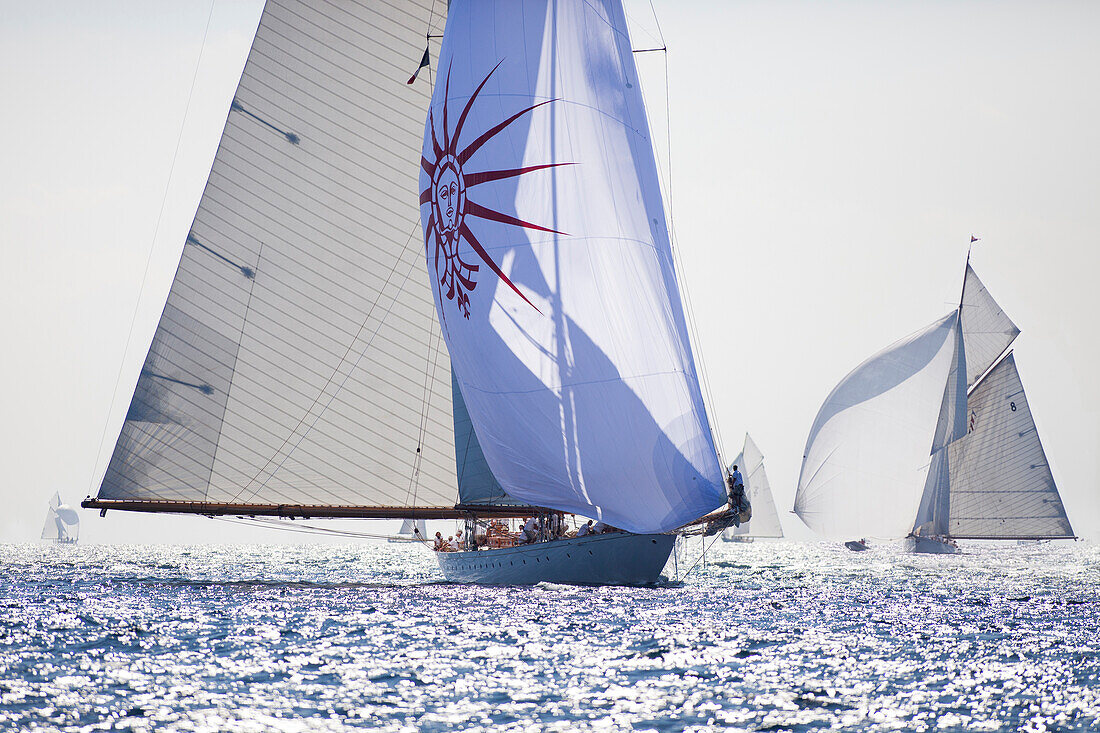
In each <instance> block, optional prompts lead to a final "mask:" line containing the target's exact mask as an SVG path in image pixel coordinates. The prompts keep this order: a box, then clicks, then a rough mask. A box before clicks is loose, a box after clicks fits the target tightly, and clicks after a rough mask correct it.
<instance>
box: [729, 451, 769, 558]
mask: <svg viewBox="0 0 1100 733" xmlns="http://www.w3.org/2000/svg"><path fill="white" fill-rule="evenodd" d="M730 465H731V466H738V469H739V470H740V471H741V475H742V476H743V477H744V479H745V493H746V494H748V497H749V504H751V505H752V519H750V520H749V521H747V522H744V523H742V524H741V526H739V527H735V528H733V529H732V530H727V532H730V534H733V535H749V536H752V537H782V536H783V527H782V525H781V524H780V523H779V513H778V512H777V511H776V509H775V499H774V498H773V497H772V488H771V484H770V483H768V474H767V472H766V471H765V470H764V454H763V453H761V452H760V449H759V448H758V447H757V446H756V442H755V441H753V439H752V438H751V437H750V436H749V434H748V433H745V446H744V448H742V449H741V453H739V454H738V456H737V458H735V459H734V460H733V463H732V464H730Z"/></svg>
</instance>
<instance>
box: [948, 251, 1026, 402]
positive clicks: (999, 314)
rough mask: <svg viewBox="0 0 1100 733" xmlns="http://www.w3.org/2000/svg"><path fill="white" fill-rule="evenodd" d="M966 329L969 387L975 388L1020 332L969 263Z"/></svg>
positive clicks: (964, 299) (964, 307) (965, 288)
mask: <svg viewBox="0 0 1100 733" xmlns="http://www.w3.org/2000/svg"><path fill="white" fill-rule="evenodd" d="M962 332H963V341H964V342H965V343H966V373H967V383H966V384H967V387H972V386H973V385H974V383H975V382H977V381H978V380H979V379H980V378H981V376H982V375H983V374H985V373H986V371H988V370H989V367H991V366H993V363H994V362H996V361H997V358H998V357H1000V355H1001V354H1003V353H1004V352H1005V349H1007V348H1008V347H1009V346H1010V345H1011V344H1012V342H1013V341H1014V340H1015V339H1016V337H1017V336H1018V335H1020V329H1019V328H1017V327H1016V324H1015V323H1013V322H1012V319H1011V318H1009V317H1008V314H1006V313H1005V312H1004V311H1003V310H1001V306H999V305H997V301H995V300H994V299H993V296H992V295H991V294H990V293H989V291H988V290H987V289H986V287H985V285H984V284H983V283H982V281H981V280H979V279H978V274H977V273H976V272H974V268H972V267H971V266H970V264H969V263H967V265H966V276H965V280H964V282H963V297H962Z"/></svg>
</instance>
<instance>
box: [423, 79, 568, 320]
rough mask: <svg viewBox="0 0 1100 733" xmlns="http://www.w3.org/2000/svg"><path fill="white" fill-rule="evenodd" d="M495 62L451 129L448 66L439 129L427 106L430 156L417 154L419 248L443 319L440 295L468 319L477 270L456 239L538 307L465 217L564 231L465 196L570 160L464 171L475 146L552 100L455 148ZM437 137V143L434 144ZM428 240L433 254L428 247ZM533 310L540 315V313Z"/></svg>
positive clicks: (529, 303)
mask: <svg viewBox="0 0 1100 733" xmlns="http://www.w3.org/2000/svg"><path fill="white" fill-rule="evenodd" d="M501 63H503V61H501V62H498V63H497V65H496V66H494V67H493V68H492V70H491V71H490V72H489V73H488V74H486V75H485V78H484V79H482V80H481V83H480V84H478V86H477V88H476V89H474V92H473V94H471V95H470V99H469V100H467V102H466V106H465V107H464V108H463V109H462V112H461V113H460V114H459V116H458V121H457V122H456V123H455V127H454V130H453V131H452V130H451V129H450V126H449V120H450V110H449V109H448V107H449V104H448V97H449V93H450V88H451V72H450V70H449V69H448V71H447V77H446V80H445V81H444V88H443V89H444V97H443V120H442V129H441V130H437V129H436V122H435V110H434V109H429V110H428V128H429V133H430V135H431V138H430V142H431V153H430V154H431V155H432V157H434V158H435V160H429V159H428V157H427V153H426V154H425V155H422V156H421V158H420V167H421V168H422V169H423V171H424V173H425V174H426V175H427V177H428V185H427V187H426V188H425V189H424V190H423V191H421V192H420V204H421V205H423V204H430V205H431V209H430V213H429V215H428V218H427V223H426V224H425V226H424V247H425V250H426V254H427V256H428V258H429V260H430V261H431V263H432V265H433V267H434V268H435V273H436V277H435V280H436V283H435V286H436V290H437V293H438V295H439V302H440V309H441V311H443V313H444V318H446V309H445V308H444V307H443V306H444V297H445V298H446V300H453V301H454V302H455V304H456V305H457V307H458V310H459V312H460V313H461V314H462V315H463V317H465V318H467V319H468V318H469V317H470V293H471V292H473V290H474V288H476V287H477V279H476V275H477V273H478V272H479V271H480V270H481V265H480V264H478V263H476V262H467V261H466V260H464V259H463V258H462V256H461V255H460V253H459V249H458V246H459V243H460V242H461V241H465V242H466V244H468V245H469V247H470V249H471V250H473V252H474V254H476V255H477V256H478V257H479V258H480V259H481V261H482V262H483V263H484V264H485V265H486V266H487V267H488V268H489V269H490V270H491V271H492V272H493V273H494V274H495V275H496V276H497V277H499V278H500V279H501V281H502V282H504V284H506V285H507V286H508V287H509V288H511V289H512V291H513V292H515V293H516V295H518V296H519V297H521V298H523V300H524V302H526V303H527V304H528V305H530V306H531V307H532V308H534V309H535V310H536V311H538V310H539V309H538V307H537V306H536V305H535V304H534V303H532V302H531V301H530V300H529V299H528V298H527V296H526V295H524V294H523V293H522V292H521V291H520V289H519V288H518V287H516V285H515V284H514V283H513V282H512V281H511V280H510V279H509V278H508V276H507V275H505V274H504V272H502V271H501V269H500V267H499V265H497V263H496V261H494V260H493V258H492V256H491V255H490V254H489V251H488V249H487V248H486V247H485V245H483V244H482V242H481V241H480V240H479V239H478V237H477V236H476V235H475V234H474V231H473V229H471V228H470V222H469V219H471V218H476V219H484V220H487V221H495V222H498V223H501V224H508V225H510V226H516V227H521V228H523V229H530V230H534V231H539V232H549V233H551V234H565V232H560V231H558V230H556V229H551V228H549V227H545V226H541V225H539V224H534V223H532V222H529V221H524V220H523V219H520V218H518V217H516V216H512V215H510V214H506V213H504V212H502V211H496V210H495V209H490V208H488V207H486V206H482V205H481V204H478V203H475V202H473V201H471V200H470V199H469V198H468V193H469V190H470V189H471V188H473V187H475V186H479V185H481V184H483V183H490V182H492V181H501V180H505V179H508V178H516V177H518V176H522V175H524V174H527V173H534V172H536V171H541V170H545V169H548V168H557V167H559V166H565V165H574V164H573V163H545V164H542V165H529V166H523V167H516V168H504V169H500V170H485V171H466V170H465V169H464V167H465V165H466V164H467V162H468V161H469V160H470V158H471V157H472V156H473V155H474V153H476V152H477V151H478V150H480V149H481V148H482V146H484V145H485V144H486V143H488V142H489V141H490V140H491V139H492V138H493V137H495V136H496V135H498V134H499V133H501V132H502V131H503V130H505V129H506V128H507V127H508V126H509V125H511V124H512V123H513V122H515V121H516V120H518V119H520V118H521V117H523V116H524V115H527V114H529V113H530V112H532V111H533V110H536V109H538V108H539V107H542V106H543V105H546V104H550V103H551V102H556V101H558V100H557V99H548V100H545V101H543V102H539V103H538V104H533V105H531V106H530V107H527V108H525V109H522V110H520V111H519V112H516V113H515V114H513V115H512V116H511V117H509V118H507V119H505V120H504V121H502V122H500V123H498V124H496V125H494V126H493V127H491V128H489V129H488V130H486V131H485V132H483V133H481V134H480V135H478V136H477V137H476V138H474V140H473V141H472V142H470V143H469V144H468V145H466V147H464V148H461V149H460V148H459V141H460V140H461V139H462V132H463V128H464V127H465V125H466V120H467V117H468V116H469V114H470V110H471V109H473V106H474V102H475V101H476V100H477V98H478V95H479V94H480V93H481V90H482V89H484V88H485V85H486V84H487V83H488V82H489V78H490V77H491V76H492V75H493V72H495V71H496V70H497V69H498V68H500V64H501ZM441 139H442V143H441V142H440V140H441ZM428 142H429V141H428V139H425V141H424V144H425V147H427V145H428ZM433 244H434V252H433V247H432V245H433ZM539 312H540V313H541V311H539Z"/></svg>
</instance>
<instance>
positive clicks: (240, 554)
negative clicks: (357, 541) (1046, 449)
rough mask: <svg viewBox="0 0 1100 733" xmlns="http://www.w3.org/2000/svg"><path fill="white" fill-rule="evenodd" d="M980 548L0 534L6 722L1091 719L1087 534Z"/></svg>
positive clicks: (1097, 556)
mask: <svg viewBox="0 0 1100 733" xmlns="http://www.w3.org/2000/svg"><path fill="white" fill-rule="evenodd" d="M970 545H971V546H969V547H967V548H965V549H967V550H968V553H967V554H964V555H960V556H954V557H951V556H913V555H906V554H902V553H901V552H900V551H897V550H895V549H892V548H875V549H874V551H872V552H866V553H851V552H848V551H846V550H843V549H842V548H837V547H833V546H829V545H824V544H796V543H784V542H781V543H764V542H757V543H755V544H748V545H747V544H732V543H730V544H726V543H722V542H719V543H717V544H716V545H715V546H714V547H713V549H712V550H711V551H709V552H708V553H707V559H706V564H705V565H701V566H700V567H699V568H697V569H696V570H695V571H694V572H692V573H691V574H690V575H689V576H688V577H687V578H686V580H685V581H684V582H683V583H680V584H676V583H670V584H668V585H666V586H664V587H659V588H645V589H639V588H579V587H568V586H545V585H544V586H536V587H533V588H496V589H494V588H480V587H470V586H453V585H447V584H444V583H442V582H441V581H440V575H439V572H438V569H437V568H436V566H435V562H434V560H433V559H432V558H431V557H430V556H429V553H427V552H425V551H423V550H422V549H421V548H419V547H412V546H407V545H385V544H363V545H357V546H348V547H331V546H324V547H322V546H303V547H297V548H286V547H243V548H242V547H236V548H230V547H94V546H90V547H82V546H78V547H53V546H11V545H9V546H3V547H0V552H2V557H0V729H2V728H13V729H26V728H34V727H37V728H39V729H43V730H51V729H73V730H133V731H152V730H173V729H177V730H202V731H220V730H230V731H254V730H256V731H258V730H283V731H294V730H344V729H352V728H359V729H361V728H377V729H386V730H412V729H421V730H442V729H450V728H486V729H490V728H491V729H494V730H519V729H546V730H576V729H587V728H600V729H613V730H614V729H641V730H683V729H697V730H702V729H708V728H713V727H716V726H725V727H731V728H736V729H750V730H760V729H764V730H818V729H828V728H835V727H846V728H852V729H861V730H926V729H935V728H940V729H947V730H952V729H960V728H967V729H972V730H1016V729H1019V728H1025V729H1029V730H1044V729H1049V730H1090V729H1092V730H1095V729H1097V728H1100V655H1098V646H1100V644H1098V642H1097V639H1098V635H1100V548H1097V547H1096V546H1093V545H1086V544H1074V543H1068V544H1065V543H1063V544H1043V545H1032V546H1017V545H1000V546H975V545H979V543H970ZM698 549H699V546H698V542H697V541H696V542H695V543H694V544H693V545H692V546H691V547H689V548H686V549H684V550H682V554H681V563H682V564H681V567H683V565H684V563H685V561H686V564H690V561H691V560H693V559H694V558H693V557H690V556H692V555H697V554H698Z"/></svg>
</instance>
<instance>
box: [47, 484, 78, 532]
mask: <svg viewBox="0 0 1100 733" xmlns="http://www.w3.org/2000/svg"><path fill="white" fill-rule="evenodd" d="M79 537H80V515H79V514H77V511H76V510H75V509H73V508H72V507H71V506H69V505H68V504H63V503H61V495H60V494H58V493H57V492H54V495H53V498H51V499H50V507H49V509H47V510H46V522H45V523H44V524H43V525H42V539H44V540H54V541H56V542H76V541H77V539H78V538H79Z"/></svg>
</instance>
